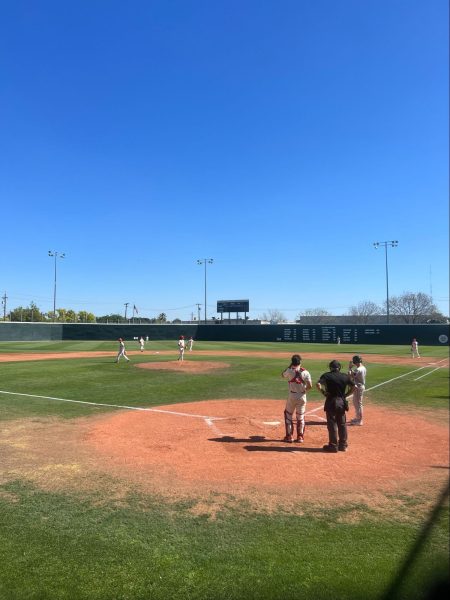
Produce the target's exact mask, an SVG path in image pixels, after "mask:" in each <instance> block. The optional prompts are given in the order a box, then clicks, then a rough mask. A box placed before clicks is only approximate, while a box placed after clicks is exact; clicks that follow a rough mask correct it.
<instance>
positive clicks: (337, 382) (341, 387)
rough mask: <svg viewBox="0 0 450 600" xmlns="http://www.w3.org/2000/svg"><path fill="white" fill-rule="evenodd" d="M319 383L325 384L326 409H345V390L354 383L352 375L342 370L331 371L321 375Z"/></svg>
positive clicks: (332, 410)
mask: <svg viewBox="0 0 450 600" xmlns="http://www.w3.org/2000/svg"><path fill="white" fill-rule="evenodd" d="M319 383H320V384H321V385H323V386H324V388H325V391H326V398H325V406H324V410H325V411H331V412H334V411H336V410H338V411H343V410H344V398H345V392H346V391H347V388H348V387H349V386H352V385H353V382H352V380H351V379H350V377H349V376H348V375H346V374H345V373H341V372H340V371H329V372H328V373H324V374H323V375H321V376H320V379H319ZM338 399H339V400H338Z"/></svg>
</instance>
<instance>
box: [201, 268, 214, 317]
mask: <svg viewBox="0 0 450 600" xmlns="http://www.w3.org/2000/svg"><path fill="white" fill-rule="evenodd" d="M213 262H214V260H213V259H212V258H199V259H198V260H197V264H198V265H205V325H206V321H207V316H206V265H207V264H208V265H212V264H213Z"/></svg>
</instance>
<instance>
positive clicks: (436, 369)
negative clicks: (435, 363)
mask: <svg viewBox="0 0 450 600" xmlns="http://www.w3.org/2000/svg"><path fill="white" fill-rule="evenodd" d="M439 369H442V367H436V368H435V369H433V370H432V371H428V373H425V375H421V376H420V377H417V379H414V381H419V379H423V378H424V377H426V376H427V375H431V373H434V372H435V371H438V370H439Z"/></svg>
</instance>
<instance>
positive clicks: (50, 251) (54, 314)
mask: <svg viewBox="0 0 450 600" xmlns="http://www.w3.org/2000/svg"><path fill="white" fill-rule="evenodd" d="M48 255H49V256H51V257H54V259H55V280H54V286H53V322H55V321H56V259H57V258H58V256H59V258H65V257H66V255H65V253H64V252H56V251H55V250H49V251H48Z"/></svg>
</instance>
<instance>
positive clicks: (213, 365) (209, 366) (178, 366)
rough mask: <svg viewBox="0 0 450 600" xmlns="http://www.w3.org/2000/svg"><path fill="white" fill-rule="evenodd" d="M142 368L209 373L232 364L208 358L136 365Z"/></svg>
mask: <svg viewBox="0 0 450 600" xmlns="http://www.w3.org/2000/svg"><path fill="white" fill-rule="evenodd" d="M136 366H137V367H139V368H140V369H153V370H157V371H180V372H184V373H208V372H209V371H214V370H216V369H228V368H229V367H230V365H229V364H228V363H225V362H219V361H206V360H196V361H193V360H166V361H164V362H148V363H140V364H138V365H136Z"/></svg>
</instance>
